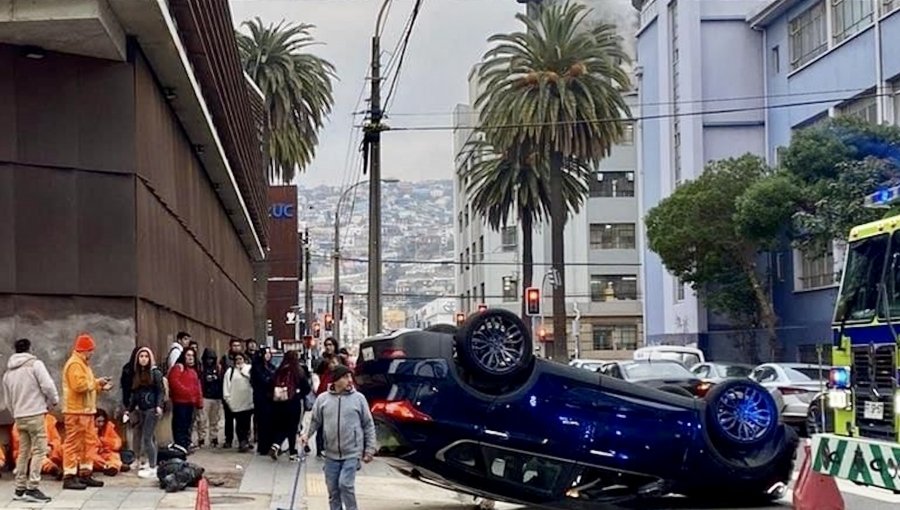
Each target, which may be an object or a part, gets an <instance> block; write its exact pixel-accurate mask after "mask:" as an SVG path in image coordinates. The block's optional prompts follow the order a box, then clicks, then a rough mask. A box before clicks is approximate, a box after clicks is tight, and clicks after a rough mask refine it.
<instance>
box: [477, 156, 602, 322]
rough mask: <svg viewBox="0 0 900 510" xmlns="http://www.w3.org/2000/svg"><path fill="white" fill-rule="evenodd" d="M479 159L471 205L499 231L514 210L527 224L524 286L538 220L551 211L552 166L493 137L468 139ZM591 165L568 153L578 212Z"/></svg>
mask: <svg viewBox="0 0 900 510" xmlns="http://www.w3.org/2000/svg"><path fill="white" fill-rule="evenodd" d="M467 150H468V151H470V154H471V155H470V157H471V158H473V161H474V164H473V165H472V166H471V167H469V169H468V170H466V171H465V173H464V175H465V176H466V177H468V180H469V185H468V189H467V191H468V193H469V196H470V197H471V199H470V200H471V204H472V209H473V210H474V211H476V212H477V214H479V215H480V216H481V217H482V218H484V219H485V221H486V222H487V224H488V226H489V227H491V229H493V230H494V231H499V230H500V229H501V228H502V227H505V226H507V225H508V224H509V221H510V218H511V217H512V216H513V214H515V217H516V219H518V222H519V225H521V227H522V243H521V244H522V289H525V288H528V287H530V286H531V285H532V281H533V279H534V254H533V245H534V243H533V241H532V240H533V234H534V225H535V224H537V223H541V222H542V221H543V220H544V219H545V218H546V217H548V216H549V214H550V190H549V186H548V184H549V182H550V168H549V165H548V164H547V161H546V160H541V159H540V158H539V155H538V154H535V153H534V152H529V151H528V150H527V149H525V148H522V147H513V148H510V149H507V150H505V151H497V150H496V149H495V148H494V147H493V146H492V145H491V144H490V143H488V142H486V141H483V140H481V139H480V138H476V139H474V140H472V141H471V142H469V143H468V144H467ZM590 178H591V169H590V168H588V167H587V166H585V165H584V164H582V163H581V162H579V161H577V160H574V159H569V160H568V161H567V164H566V165H565V166H564V172H563V196H564V199H565V202H566V205H567V208H568V210H569V211H571V212H572V213H577V212H578V211H579V210H580V209H581V206H582V205H583V204H584V198H585V196H586V195H587V193H588V184H587V183H588V180H589V179H590ZM521 302H522V303H521V304H522V318H523V319H525V318H526V313H525V300H524V299H522V300H521Z"/></svg>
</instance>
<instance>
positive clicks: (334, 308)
mask: <svg viewBox="0 0 900 510" xmlns="http://www.w3.org/2000/svg"><path fill="white" fill-rule="evenodd" d="M341 200H343V197H341ZM340 214H341V201H340V200H338V205H337V207H335V209H334V255H333V257H332V258H333V259H334V283H333V285H332V286H333V288H334V295H333V296H332V297H331V316H332V317H333V318H334V319H333V320H334V326H333V328H334V329H333V331H332V335H334V338H335V340H337V342H338V345H341V344H343V342H342V341H341V319H340V317H339V316H338V307H339V304H338V301H339V300H340V295H341V227H340V225H341V223H340V222H341V216H340Z"/></svg>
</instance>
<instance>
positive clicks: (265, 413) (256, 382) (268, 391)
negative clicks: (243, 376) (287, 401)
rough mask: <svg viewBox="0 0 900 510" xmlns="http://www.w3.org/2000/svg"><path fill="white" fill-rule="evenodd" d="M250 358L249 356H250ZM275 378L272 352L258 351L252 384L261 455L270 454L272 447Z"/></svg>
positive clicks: (251, 370)
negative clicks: (273, 383)
mask: <svg viewBox="0 0 900 510" xmlns="http://www.w3.org/2000/svg"><path fill="white" fill-rule="evenodd" d="M248 356H249V354H248ZM274 377H275V365H273V364H272V351H270V350H269V349H268V348H267V347H263V348H261V349H258V350H257V353H256V356H254V357H253V366H252V367H251V368H250V384H252V385H253V415H254V416H255V422H256V451H257V453H259V454H260V455H265V454H267V453H269V448H270V447H271V446H272V432H273V430H274V423H273V421H277V420H273V419H272V417H273V416H277V415H275V414H273V413H272V379H273V378H274Z"/></svg>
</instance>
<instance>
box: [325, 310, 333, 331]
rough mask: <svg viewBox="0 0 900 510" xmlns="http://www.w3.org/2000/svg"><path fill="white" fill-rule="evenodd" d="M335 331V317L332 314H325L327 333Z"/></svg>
mask: <svg viewBox="0 0 900 510" xmlns="http://www.w3.org/2000/svg"><path fill="white" fill-rule="evenodd" d="M332 330H334V317H332V315H331V314H330V313H326V314H325V331H332Z"/></svg>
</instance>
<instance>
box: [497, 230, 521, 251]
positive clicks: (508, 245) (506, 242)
mask: <svg viewBox="0 0 900 510" xmlns="http://www.w3.org/2000/svg"><path fill="white" fill-rule="evenodd" d="M518 237H519V231H518V229H517V228H516V227H503V230H501V231H500V244H501V246H502V249H503V251H516V248H517V246H516V245H517V244H518Z"/></svg>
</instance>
